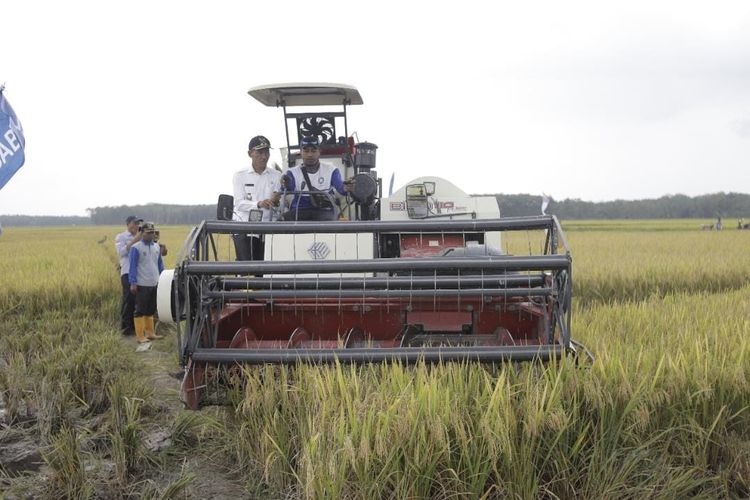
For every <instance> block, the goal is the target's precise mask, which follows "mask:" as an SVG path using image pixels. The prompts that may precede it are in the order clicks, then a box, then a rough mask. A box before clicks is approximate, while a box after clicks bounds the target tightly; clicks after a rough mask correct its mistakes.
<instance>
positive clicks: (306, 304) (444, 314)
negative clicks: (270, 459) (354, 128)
mask: <svg viewBox="0 0 750 500" xmlns="http://www.w3.org/2000/svg"><path fill="white" fill-rule="evenodd" d="M249 94H250V95H251V96H252V97H254V98H255V99H257V100H258V101H259V102H260V103H261V104H264V105H266V106H277V107H281V108H282V109H283V114H284V122H285V124H286V133H287V145H286V147H285V148H283V149H282V156H283V160H284V167H285V168H290V167H292V166H294V165H298V164H299V163H300V161H301V160H300V156H301V155H300V152H301V148H300V144H301V142H302V139H303V138H304V137H308V136H311V135H315V136H316V137H317V139H318V142H319V143H320V151H321V160H323V161H327V162H330V163H333V164H334V165H335V166H336V168H338V169H339V170H340V172H341V174H342V177H343V178H344V179H355V189H354V191H353V192H352V193H350V194H349V195H347V196H346V197H339V196H336V197H332V199H331V201H332V205H333V206H334V210H335V217H332V219H333V220H319V221H304V222H303V221H296V220H294V219H295V217H293V216H291V217H286V218H287V219H291V220H288V221H287V220H278V221H274V222H256V221H253V220H252V219H254V218H253V216H252V214H251V217H250V219H251V220H248V221H232V220H225V219H231V217H229V215H230V214H231V197H228V196H226V195H224V196H223V197H220V202H219V207H218V211H217V216H218V217H217V219H216V220H206V221H204V222H202V223H201V224H200V225H198V226H197V227H195V228H193V229H192V231H191V232H190V234H189V236H188V238H187V240H186V242H185V245H184V247H183V249H182V253H181V256H180V257H179V259H178V263H177V267H176V269H175V270H174V271H169V272H165V273H164V274H163V276H162V279H161V282H160V285H159V290H158V294H159V316H160V318H162V319H166V320H169V319H172V320H173V321H175V322H176V325H177V332H178V339H179V349H180V353H179V354H180V360H181V364H182V365H183V366H184V368H185V378H184V380H183V384H182V397H183V399H184V401H185V403H186V404H187V406H188V407H190V408H197V407H199V405H200V403H201V398H202V394H203V391H204V387H205V385H206V380H205V379H206V373H207V370H209V369H210V368H211V367H215V366H219V365H235V364H268V363H272V364H296V363H335V362H338V363H379V362H401V363H416V362H425V363H438V362H451V361H472V362H474V361H475V362H481V363H498V362H501V361H506V360H509V361H528V360H541V361H546V360H550V359H552V358H559V357H561V356H562V355H564V354H565V353H569V352H574V351H575V343H573V342H572V341H571V338H570V324H571V317H570V314H571V294H572V281H571V271H572V269H571V256H570V251H569V249H568V246H567V244H566V241H565V237H564V234H563V231H562V229H561V227H560V224H559V222H558V221H557V219H556V218H555V217H554V216H548V215H540V216H534V217H513V218H502V217H500V213H499V208H498V204H497V202H496V200H495V197H494V196H469V195H467V194H466V193H464V192H463V191H462V190H460V189H459V188H458V187H456V186H455V185H453V184H452V183H451V182H449V181H448V180H445V179H442V178H439V177H420V178H417V179H414V180H413V181H411V182H409V183H407V184H406V185H405V186H403V187H401V188H400V189H398V190H396V191H395V192H394V193H393V194H392V195H391V196H389V197H384V196H383V193H382V182H381V179H380V178H379V177H378V175H377V171H376V155H377V145H375V144H373V143H367V142H360V143H357V142H355V140H354V138H353V137H352V136H350V135H349V130H348V122H347V107H349V106H352V105H359V104H362V98H361V96H360V94H359V92H358V91H357V89H356V88H354V87H351V86H346V85H335V84H283V85H267V86H262V87H256V88H253V89H251V90H250V91H249ZM331 106H335V107H336V108H335V110H333V111H332V110H330V109H328V108H329V107H331ZM321 107H323V108H321ZM290 108H294V109H293V110H290ZM321 109H323V110H322V111H321ZM300 110H301V111H300ZM309 194H310V193H309V192H304V191H301V192H289V193H284V196H282V202H281V204H280V207H279V209H278V212H279V213H278V214H277V215H278V218H279V219H281V218H284V217H283V215H284V212H288V211H289V206H290V205H289V200H290V199H291V198H292V197H293V196H305V195H309ZM509 232H516V233H517V232H537V233H540V234H542V235H543V236H542V239H541V241H542V242H543V244H542V246H541V248H540V250H539V252H538V253H535V254H532V253H530V254H529V255H507V254H505V253H504V252H503V251H501V248H502V245H501V242H502V238H504V237H505V235H506V234H508V233H509ZM231 234H262V235H265V256H266V260H265V261H243V262H238V261H234V260H229V258H228V257H227V255H222V254H223V253H222V252H220V251H217V241H218V240H219V239H220V238H228V235H231Z"/></svg>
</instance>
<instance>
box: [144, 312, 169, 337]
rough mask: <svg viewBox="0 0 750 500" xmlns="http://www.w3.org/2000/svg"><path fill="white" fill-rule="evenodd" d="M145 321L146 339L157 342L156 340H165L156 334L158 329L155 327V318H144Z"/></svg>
mask: <svg viewBox="0 0 750 500" xmlns="http://www.w3.org/2000/svg"><path fill="white" fill-rule="evenodd" d="M143 319H144V320H146V338H147V339H149V340H156V339H162V338H164V336H163V335H157V334H156V327H155V326H154V317H153V316H144V317H143Z"/></svg>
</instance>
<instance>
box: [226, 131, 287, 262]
mask: <svg viewBox="0 0 750 500" xmlns="http://www.w3.org/2000/svg"><path fill="white" fill-rule="evenodd" d="M270 148H271V143H270V142H269V141H268V139H266V138H265V137H263V136H262V135H258V136H255V137H253V138H252V139H251V140H250V144H249V145H248V152H247V154H248V155H249V156H250V160H251V166H250V168H245V169H242V170H240V171H239V172H236V173H235V174H234V178H233V179H232V184H233V185H234V216H233V219H234V220H237V221H244V222H247V221H249V220H250V211H251V210H261V211H262V220H263V221H271V220H272V215H273V210H272V209H273V208H274V207H275V206H276V205H278V203H279V197H280V195H279V192H280V191H281V188H280V180H281V172H279V171H277V170H275V169H273V168H268V157H269V154H270V152H269V150H270ZM232 238H233V239H234V249H235V251H236V253H237V260H263V236H262V235H254V234H247V235H246V234H235V235H232Z"/></svg>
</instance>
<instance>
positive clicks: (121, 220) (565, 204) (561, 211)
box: [0, 192, 750, 227]
mask: <svg viewBox="0 0 750 500" xmlns="http://www.w3.org/2000/svg"><path fill="white" fill-rule="evenodd" d="M495 197H496V198H497V203H498V205H499V206H500V213H501V215H502V216H503V217H518V216H523V215H539V214H540V213H541V211H542V196H540V195H531V194H496V195H495ZM87 212H88V213H89V215H88V216H55V215H0V224H2V225H4V226H5V227H12V226H71V225H124V224H125V219H126V218H127V217H128V216H129V215H137V216H138V217H141V218H143V219H145V220H150V221H154V222H155V223H157V224H160V225H183V224H198V223H199V222H200V221H202V220H206V219H215V218H216V205H167V204H157V203H149V204H146V205H120V206H115V207H96V208H89V209H87ZM546 213H547V214H553V215H556V216H557V217H558V218H560V219H561V220H581V219H712V220H713V219H716V218H717V217H722V218H725V219H728V220H731V219H733V218H737V219H739V218H746V219H750V194H744V193H723V192H722V193H713V194H706V195H701V196H692V197H691V196H686V195H681V194H677V195H666V196H662V197H660V198H655V199H644V200H614V201H603V202H593V201H583V200H580V199H577V198H572V199H571V198H568V199H564V200H561V201H557V200H555V199H550V200H549V205H548V206H547V210H546Z"/></svg>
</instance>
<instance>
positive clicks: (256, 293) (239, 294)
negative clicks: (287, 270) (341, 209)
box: [204, 288, 553, 300]
mask: <svg viewBox="0 0 750 500" xmlns="http://www.w3.org/2000/svg"><path fill="white" fill-rule="evenodd" d="M552 291H553V290H552V289H551V288H500V289H491V288H467V289H461V290H456V289H449V290H444V289H437V290H433V289H422V290H387V289H386V290H384V289H380V290H376V289H372V290H371V289H367V290H246V291H244V292H243V291H231V292H225V291H211V292H206V293H205V294H204V297H206V298H210V299H222V300H227V299H315V298H320V299H356V298H410V297H415V298H422V297H429V298H433V297H544V296H547V295H549V294H551V293H552Z"/></svg>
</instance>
